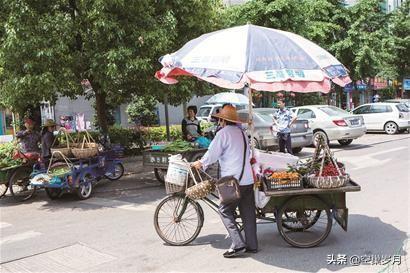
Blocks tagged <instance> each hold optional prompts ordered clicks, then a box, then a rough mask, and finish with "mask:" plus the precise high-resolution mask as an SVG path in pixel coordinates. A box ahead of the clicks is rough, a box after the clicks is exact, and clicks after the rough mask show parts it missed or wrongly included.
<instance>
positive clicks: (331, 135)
mask: <svg viewBox="0 0 410 273" xmlns="http://www.w3.org/2000/svg"><path fill="white" fill-rule="evenodd" d="M292 111H294V112H295V113H296V115H297V116H298V119H307V120H309V127H310V128H312V130H313V142H314V143H316V139H317V138H318V137H319V136H321V137H323V138H324V139H325V140H326V141H327V142H329V141H333V140H337V141H338V142H339V143H340V145H342V146H346V145H349V144H350V143H352V141H353V139H357V138H359V137H361V136H363V135H364V134H365V133H366V126H365V123H364V121H363V117H361V116H358V115H352V114H350V113H348V112H346V111H345V110H342V109H340V108H338V107H335V106H330V105H306V106H299V107H294V108H292Z"/></svg>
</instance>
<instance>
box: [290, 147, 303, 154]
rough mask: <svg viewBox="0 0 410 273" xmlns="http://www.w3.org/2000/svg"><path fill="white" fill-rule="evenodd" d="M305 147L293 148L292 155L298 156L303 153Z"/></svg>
mask: <svg viewBox="0 0 410 273" xmlns="http://www.w3.org/2000/svg"><path fill="white" fill-rule="evenodd" d="M302 149H303V147H297V148H292V153H294V154H298V153H300V152H301V151H302Z"/></svg>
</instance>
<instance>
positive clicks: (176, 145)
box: [142, 140, 207, 183]
mask: <svg viewBox="0 0 410 273" xmlns="http://www.w3.org/2000/svg"><path fill="white" fill-rule="evenodd" d="M206 151H207V149H203V148H199V147H198V146H197V145H195V144H194V143H190V142H187V141H183V140H177V141H174V142H171V143H168V144H162V145H153V146H152V147H151V149H148V150H145V151H144V152H143V153H142V155H143V165H144V166H149V167H154V173H155V178H156V179H157V180H158V181H159V182H161V183H165V178H164V177H165V174H166V172H167V169H168V158H169V156H170V155H174V154H181V155H182V156H183V158H185V159H186V160H187V161H189V162H194V161H196V160H198V159H200V158H201V157H202V156H203V155H204V154H205V153H206Z"/></svg>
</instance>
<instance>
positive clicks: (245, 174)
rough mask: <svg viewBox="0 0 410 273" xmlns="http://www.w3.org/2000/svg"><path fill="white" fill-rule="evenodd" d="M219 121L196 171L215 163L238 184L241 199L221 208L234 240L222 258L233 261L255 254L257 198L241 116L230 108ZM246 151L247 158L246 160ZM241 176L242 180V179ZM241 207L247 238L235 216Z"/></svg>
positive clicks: (221, 114)
mask: <svg viewBox="0 0 410 273" xmlns="http://www.w3.org/2000/svg"><path fill="white" fill-rule="evenodd" d="M214 117H216V118H218V119H219V123H220V125H221V127H222V129H221V130H220V131H219V132H218V134H216V136H215V138H214V140H213V141H212V142H211V145H210V146H209V148H208V151H207V152H206V153H205V155H204V156H203V157H202V159H201V160H198V161H196V162H194V163H193V167H195V168H197V169H201V168H203V169H206V168H207V167H208V166H210V165H212V164H213V163H215V162H217V161H218V162H219V165H220V172H221V177H226V176H232V175H233V176H234V177H235V178H236V179H238V181H239V189H240V199H239V200H237V201H234V202H232V203H228V204H221V205H220V206H219V209H218V210H219V214H220V215H221V218H222V222H223V224H224V225H225V227H226V229H227V231H228V234H229V237H230V238H231V240H232V243H231V247H230V249H228V250H227V251H226V252H225V253H224V254H223V256H224V257H225V258H231V257H235V256H238V255H240V254H241V253H243V252H249V253H256V252H257V251H258V242H257V237H256V214H255V197H254V192H253V183H254V179H253V174H252V169H251V164H250V149H249V143H248V141H245V143H244V142H243V141H242V139H243V138H244V137H245V138H246V139H247V137H246V136H244V132H243V130H242V129H241V127H240V126H239V123H241V121H240V120H239V117H238V113H237V112H236V109H235V107H233V106H231V105H228V106H225V107H224V108H223V109H221V111H220V113H219V114H216V115H214ZM244 149H246V150H245V157H244ZM241 174H242V176H241ZM237 207H239V211H240V215H241V218H242V221H243V223H244V231H245V238H244V237H243V236H242V234H241V232H240V231H239V229H238V226H237V225H236V222H235V217H234V213H235V211H236V208H237Z"/></svg>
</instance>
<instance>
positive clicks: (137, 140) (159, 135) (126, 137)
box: [62, 125, 182, 154]
mask: <svg viewBox="0 0 410 273" xmlns="http://www.w3.org/2000/svg"><path fill="white" fill-rule="evenodd" d="M89 133H90V135H91V137H92V138H93V139H94V140H95V141H98V140H99V138H100V136H101V133H100V132H98V131H92V132H89ZM84 135H85V132H79V133H70V136H71V138H72V139H73V140H75V141H76V142H78V143H81V142H82V141H83V138H84ZM170 135H171V140H178V139H182V131H181V126H180V125H173V126H170ZM108 136H109V137H110V140H111V143H115V144H120V145H121V146H123V147H124V149H125V151H126V153H128V154H129V153H134V152H135V151H141V150H142V149H143V148H144V146H146V145H147V144H150V143H151V142H160V141H166V140H167V133H166V127H165V126H158V127H145V128H143V129H141V131H138V130H136V129H135V128H122V127H118V126H113V127H110V128H109V130H108ZM64 141H65V139H62V142H64Z"/></svg>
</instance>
